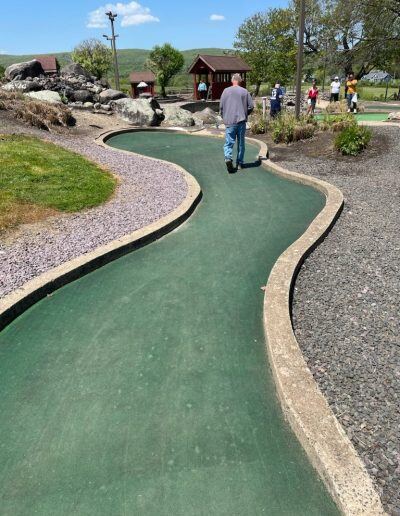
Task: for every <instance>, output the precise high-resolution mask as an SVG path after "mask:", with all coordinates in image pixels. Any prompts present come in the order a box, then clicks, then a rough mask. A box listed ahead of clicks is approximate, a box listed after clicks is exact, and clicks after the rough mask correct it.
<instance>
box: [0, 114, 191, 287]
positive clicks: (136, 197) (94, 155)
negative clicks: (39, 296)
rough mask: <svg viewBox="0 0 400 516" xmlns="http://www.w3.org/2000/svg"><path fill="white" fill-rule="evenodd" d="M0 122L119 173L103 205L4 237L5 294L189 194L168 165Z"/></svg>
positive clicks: (0, 272)
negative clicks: (115, 183)
mask: <svg viewBox="0 0 400 516" xmlns="http://www.w3.org/2000/svg"><path fill="white" fill-rule="evenodd" d="M1 122H2V123H0V132H3V133H6V132H9V133H12V132H13V133H25V134H27V133H29V134H32V135H37V136H40V137H41V138H45V139H46V140H49V141H51V142H53V143H56V144H58V145H61V146H63V147H65V148H67V149H70V150H72V151H75V152H79V153H81V154H84V155H85V156H87V157H88V158H90V159H92V160H94V161H96V162H98V163H100V164H101V165H104V166H105V167H107V168H108V169H109V170H111V171H112V172H114V173H115V174H117V175H118V176H119V178H120V184H119V186H118V188H117V191H116V194H115V195H114V196H113V198H112V199H111V200H110V201H109V202H107V203H106V204H104V205H102V206H99V207H97V208H93V209H90V210H85V211H83V212H79V213H75V214H72V215H71V214H69V215H60V216H57V217H52V218H50V219H47V220H46V221H45V222H42V223H38V224H32V225H28V226H23V227H22V228H21V229H20V230H18V231H17V232H16V233H14V234H11V235H10V236H7V237H6V238H5V239H4V238H3V239H2V240H0V297H3V296H4V295H6V294H7V293H9V292H11V291H12V290H14V289H16V288H17V287H19V286H21V285H22V284H23V283H25V282H26V281H28V280H30V279H32V278H33V277H35V276H37V275H39V274H41V273H42V272H45V271H47V270H49V269H51V268H53V267H55V266H57V265H60V264H61V263H63V262H66V261H67V260H71V259H72V258H74V257H76V256H79V255H81V254H83V253H87V252H89V251H92V250H93V249H96V248H97V247H98V246H100V245H102V244H106V243H107V242H110V241H111V240H114V239H115V238H118V237H120V236H122V235H125V234H128V233H130V232H132V231H134V230H136V229H139V228H141V227H143V226H146V225H148V224H149V223H151V222H154V221H155V220H157V219H159V218H160V217H162V216H164V215H166V214H168V213H169V212H171V211H172V210H173V209H174V208H176V207H177V206H178V205H179V204H180V203H181V202H182V201H183V199H184V198H185V196H186V193H187V186H186V182H185V180H184V178H183V176H182V175H181V174H180V172H179V171H177V170H176V169H175V168H174V167H172V166H169V165H167V164H165V163H156V162H155V161H152V160H149V159H147V158H141V157H138V156H129V155H128V154H124V153H121V152H117V151H113V150H112V149H105V148H103V147H100V146H99V145H97V144H96V143H94V142H93V139H92V138H91V137H88V136H79V137H77V136H68V135H66V134H53V133H52V134H49V133H46V132H44V131H37V130H34V129H30V128H27V127H21V126H20V125H17V124H13V123H12V122H10V121H8V120H7V121H6V122H5V121H4V119H2V120H1ZM16 237H17V238H16Z"/></svg>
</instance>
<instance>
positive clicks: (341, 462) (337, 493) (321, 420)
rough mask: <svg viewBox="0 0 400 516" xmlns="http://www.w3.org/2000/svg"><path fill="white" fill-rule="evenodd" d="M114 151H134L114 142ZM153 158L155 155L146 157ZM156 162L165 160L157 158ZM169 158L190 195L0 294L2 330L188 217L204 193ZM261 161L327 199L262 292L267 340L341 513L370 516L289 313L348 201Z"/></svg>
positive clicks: (290, 413) (374, 501)
mask: <svg viewBox="0 0 400 516" xmlns="http://www.w3.org/2000/svg"><path fill="white" fill-rule="evenodd" d="M133 130H135V129H134V128H132V127H130V128H126V129H121V130H118V131H110V132H107V133H103V134H101V135H100V136H98V137H97V138H96V142H97V143H98V144H100V145H103V146H106V144H105V141H106V140H107V139H108V138H109V137H110V135H111V134H113V135H116V134H121V133H123V132H127V131H133ZM136 130H142V129H136ZM150 130H157V129H155V128H152V129H150ZM161 130H164V131H165V130H168V129H165V128H163V129H161ZM185 132H186V131H185ZM197 135H199V136H214V137H215V136H218V135H216V134H215V133H209V132H207V131H206V130H203V131H199V132H197ZM247 140H248V141H250V142H252V143H254V144H256V145H257V146H259V148H260V156H262V157H263V158H264V157H266V156H267V153H268V148H267V146H266V145H265V144H264V143H263V142H261V141H259V140H256V139H252V138H247ZM113 150H118V151H119V152H128V153H129V154H131V155H132V154H133V155H134V154H135V153H133V152H130V151H123V150H119V149H114V148H113ZM148 159H154V158H150V157H148ZM155 161H158V162H163V160H158V159H157V160H155ZM167 163H168V164H169V165H173V166H175V167H176V168H177V169H178V170H179V171H180V172H181V173H182V174H183V176H184V178H185V180H186V182H187V185H188V193H187V196H186V198H185V200H184V201H183V202H182V203H181V204H180V206H178V207H177V208H175V210H173V211H172V212H171V213H169V214H168V215H166V216H164V217H162V218H161V219H159V220H158V221H156V222H154V223H152V224H150V225H148V226H146V227H145V228H142V229H139V230H137V231H134V232H133V233H131V234H129V235H126V236H124V237H121V238H118V239H116V240H114V241H112V242H110V243H108V244H106V245H104V246H100V247H99V248H97V249H95V250H94V251H91V252H89V253H86V254H84V255H81V256H79V257H77V258H74V259H73V260H70V261H68V262H66V263H64V264H62V265H59V266H58V267H55V268H54V269H51V270H50V271H48V272H45V273H43V274H41V275H40V276H38V277H36V278H34V279H33V280H31V281H29V282H27V283H25V284H24V285H23V286H22V287H20V288H18V289H17V290H15V291H14V292H12V293H11V294H9V295H7V296H6V297H5V298H3V299H2V300H0V330H1V329H2V328H4V327H5V326H6V325H7V324H9V323H10V322H11V321H12V320H13V319H15V318H16V317H18V315H20V314H21V313H22V312H24V311H25V310H26V309H28V308H29V307H30V306H32V305H33V304H34V303H36V302H37V301H39V300H40V299H42V298H43V297H45V296H46V295H49V294H51V293H52V292H53V291H55V290H56V289H58V288H60V287H61V286H63V285H65V284H67V283H69V282H71V281H73V280H75V279H77V278H79V277H81V276H83V275H85V274H87V273H88V272H91V271H92V270H94V269H96V268H98V267H100V266H102V265H104V264H105V263H108V262H110V261H112V260H114V259H116V258H118V257H119V256H121V255H123V254H125V253H127V252H129V251H131V250H132V249H136V248H139V247H142V246H144V245H146V244H148V243H150V242H152V241H154V240H156V239H158V238H160V237H161V236H163V235H165V234H166V233H168V232H170V231H172V230H173V229H174V228H176V227H177V226H179V225H180V224H181V223H182V222H183V221H184V220H186V219H187V218H188V217H189V216H190V214H191V213H192V212H193V211H194V209H195V207H196V205H197V204H198V202H199V200H200V198H201V189H200V186H199V184H198V182H197V181H196V180H195V179H194V177H193V176H191V175H190V174H189V173H188V172H186V170H184V169H183V168H182V167H180V166H178V165H176V164H174V163H170V162H167ZM262 164H263V165H264V166H266V167H267V168H268V169H270V170H272V171H273V172H274V173H276V174H278V175H280V176H282V177H285V178H287V179H289V180H292V181H297V182H299V183H302V184H305V185H309V186H311V187H313V188H316V189H318V190H319V191H321V192H322V193H323V194H324V195H325V196H326V199H327V201H326V205H325V207H324V209H323V210H322V211H321V212H320V214H319V215H318V216H317V217H316V218H315V219H314V221H313V222H312V223H311V224H310V226H309V227H308V229H307V230H306V231H305V233H303V235H302V236H301V237H300V238H299V239H298V240H297V241H296V242H294V243H293V244H292V245H291V246H290V247H289V248H288V249H286V251H284V252H283V253H282V254H281V256H280V257H279V258H278V260H277V262H276V263H275V265H274V267H273V268H272V271H271V274H270V276H269V279H268V284H267V287H266V291H265V299H264V329H265V335H266V344H267V350H268V355H269V358H270V365H271V368H272V371H273V374H274V378H275V383H276V388H277V392H278V396H279V399H280V402H281V405H282V408H283V411H284V414H285V415H286V417H287V419H288V420H289V423H290V425H291V426H292V429H293V430H294V432H295V434H296V436H297V438H298V439H299V441H300V442H301V444H302V446H303V447H304V449H305V450H306V452H307V454H308V456H309V459H310V461H311V462H312V464H313V465H314V467H315V468H316V469H317V471H318V472H319V474H320V476H321V477H322V478H323V480H324V482H325V484H326V485H327V487H328V490H329V491H330V493H331V495H332V497H333V498H334V500H335V501H336V503H337V504H338V506H339V508H340V509H341V511H342V512H343V513H344V514H346V515H371V516H372V515H379V514H385V513H384V511H383V509H382V505H381V502H380V499H379V496H378V494H377V493H376V491H375V489H374V486H373V484H372V481H371V479H370V477H369V475H368V473H367V471H366V469H365V467H364V465H363V464H362V462H361V460H360V458H359V457H358V455H357V452H356V451H355V449H354V447H353V445H352V444H351V442H350V440H349V439H348V437H347V435H346V434H345V432H344V430H343V428H342V427H341V425H340V424H339V422H338V421H337V419H336V417H335V415H334V414H333V412H332V411H331V409H330V407H329V405H328V403H327V401H326V399H325V397H324V396H323V395H322V393H321V391H320V390H319V388H318V386H317V384H316V382H315V380H314V378H313V376H312V374H311V372H310V370H309V369H308V367H307V365H306V363H305V360H304V358H303V355H302V352H301V350H300V347H299V345H298V342H297V340H296V338H295V335H294V333H293V328H292V323H291V317H290V305H291V294H292V289H293V284H294V281H295V278H296V274H297V272H298V270H299V268H300V266H301V264H302V262H303V261H304V259H305V257H306V256H307V255H308V254H309V253H310V252H311V251H312V249H313V248H314V247H316V246H317V245H318V243H319V242H320V241H321V240H322V239H323V238H324V236H325V235H326V233H328V232H329V230H330V228H331V227H332V225H333V224H334V222H335V220H336V218H337V217H338V215H339V213H340V211H341V208H342V206H343V196H342V194H341V192H340V191H339V190H338V189H337V188H336V187H334V186H332V185H330V184H328V183H326V182H324V181H320V180H318V179H315V178H311V177H308V176H304V175H302V174H298V173H295V172H290V171H288V170H286V169H284V168H282V167H280V166H278V165H276V164H274V163H273V162H271V161H270V160H265V159H263V160H262Z"/></svg>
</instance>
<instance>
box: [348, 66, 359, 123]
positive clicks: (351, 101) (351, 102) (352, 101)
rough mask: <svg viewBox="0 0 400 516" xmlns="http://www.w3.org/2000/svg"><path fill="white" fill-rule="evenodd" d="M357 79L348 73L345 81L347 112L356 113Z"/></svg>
mask: <svg viewBox="0 0 400 516" xmlns="http://www.w3.org/2000/svg"><path fill="white" fill-rule="evenodd" d="M357 97H358V96H357V79H355V78H354V74H352V73H350V74H349V76H348V77H347V81H346V100H347V108H348V109H347V111H348V112H349V113H350V112H353V113H357V100H358V98H357Z"/></svg>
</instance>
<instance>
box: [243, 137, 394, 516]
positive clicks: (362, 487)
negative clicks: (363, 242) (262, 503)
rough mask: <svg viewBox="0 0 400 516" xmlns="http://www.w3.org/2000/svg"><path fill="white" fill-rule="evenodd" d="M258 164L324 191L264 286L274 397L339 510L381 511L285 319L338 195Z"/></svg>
mask: <svg viewBox="0 0 400 516" xmlns="http://www.w3.org/2000/svg"><path fill="white" fill-rule="evenodd" d="M251 141H252V142H254V143H258V145H259V146H260V148H261V155H262V156H266V155H267V150H268V149H267V146H266V145H265V144H264V143H262V142H260V141H258V140H253V139H252V140H251ZM263 164H264V165H265V166H267V167H268V168H269V169H271V170H273V171H274V172H275V173H276V174H278V175H280V176H282V177H285V178H287V179H291V180H294V181H297V182H299V183H302V184H305V185H309V186H311V187H313V188H316V189H318V190H319V191H320V192H322V193H323V194H324V195H325V196H326V205H325V207H324V209H323V210H322V211H321V212H320V213H319V215H318V216H317V217H316V218H315V219H314V220H313V222H312V223H311V224H310V226H309V227H308V228H307V230H306V231H305V233H303V235H302V236H301V237H300V238H299V239H298V240H297V241H296V242H294V243H293V244H292V245H291V246H290V247H289V248H288V249H286V251H284V253H282V254H281V256H280V257H279V258H278V260H277V262H276V263H275V265H274V267H273V268H272V270H271V273H270V276H269V278H268V283H267V286H266V290H265V297H264V330H265V336H266V345H267V350H268V355H269V359H270V365H271V368H272V371H273V374H274V378H275V383H276V388H277V392H278V397H279V399H280V402H281V405H282V408H283V411H284V414H285V416H286V417H287V419H288V421H289V423H290V425H291V427H292V429H293V430H294V432H295V434H296V435H297V438H298V439H299V441H300V442H301V444H302V446H303V448H304V449H305V451H306V452H307V454H308V456H309V458H310V460H311V462H312V464H313V465H314V467H315V468H316V469H317V471H318V472H319V474H320V476H321V477H322V479H323V480H324V482H325V484H326V486H327V488H328V490H329V492H330V493H331V495H332V497H333V499H334V500H335V502H336V503H337V505H338V507H339V508H340V510H341V511H342V512H343V514H346V515H354V516H355V515H371V516H372V515H374V516H375V515H380V514H385V511H384V510H383V507H382V504H381V501H380V498H379V495H378V493H377V492H376V490H375V487H374V485H373V483H372V480H371V478H370V476H369V475H368V472H367V470H366V468H365V466H364V464H363V463H362V461H361V459H360V458H359V456H358V454H357V452H356V450H355V448H354V446H353V445H352V443H351V441H350V439H349V438H348V437H347V435H346V433H345V431H344V430H343V428H342V426H341V425H340V423H339V422H338V420H337V419H336V417H335V415H334V413H333V412H332V410H331V408H330V407H329V405H328V403H327V401H326V398H325V397H324V395H323V394H322V393H321V391H320V390H319V387H318V385H317V383H316V381H315V380H314V378H313V376H312V374H311V371H310V370H309V368H308V366H307V364H306V362H305V360H304V357H303V354H302V352H301V349H300V346H299V344H298V342H297V340H296V337H295V335H294V332H293V327H292V321H291V296H292V291H293V286H294V282H295V279H296V275H297V272H298V270H299V269H300V267H301V264H302V263H303V261H304V259H305V258H306V257H307V255H308V254H310V253H311V251H312V250H313V249H314V248H315V247H316V246H317V245H318V244H319V243H320V242H321V240H322V239H323V238H324V236H325V235H326V234H327V233H328V232H329V230H330V229H331V227H332V226H333V224H334V223H335V221H336V219H337V217H338V216H339V214H340V212H341V209H342V207H343V195H342V193H341V192H340V190H338V189H337V188H336V187H334V186H332V185H330V184H329V183H326V182H325V181H321V180H319V179H316V178H312V177H310V176H305V175H302V174H298V173H295V172H290V171H289V170H286V169H284V168H282V167H280V166H278V165H276V164H275V163H273V162H271V161H270V160H266V161H263Z"/></svg>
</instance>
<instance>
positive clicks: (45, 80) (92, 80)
mask: <svg viewBox="0 0 400 516" xmlns="http://www.w3.org/2000/svg"><path fill="white" fill-rule="evenodd" d="M5 78H6V79H7V80H8V81H9V82H8V83H7V84H5V85H4V86H3V88H4V89H5V90H7V91H19V92H22V93H29V92H41V95H39V96H35V98H40V99H41V100H45V101H48V100H47V99H50V98H51V99H53V101H54V100H55V96H54V95H51V94H50V92H56V93H57V94H58V95H59V96H60V100H62V101H63V102H64V103H68V104H70V105H71V107H74V106H75V107H85V108H90V109H92V108H94V107H95V106H96V108H97V109H104V110H105V111H108V110H109V109H110V108H109V107H108V104H109V103H110V102H111V101H112V100H115V99H116V98H123V97H126V96H127V95H125V93H123V92H122V91H118V92H117V91H115V90H110V89H109V85H108V83H107V81H105V80H104V79H101V80H98V79H97V78H96V77H94V76H92V75H91V74H90V73H89V72H88V71H87V70H85V69H84V68H83V67H82V66H81V65H79V64H77V63H71V64H68V65H66V66H64V67H63V68H62V69H61V71H60V73H59V74H57V75H45V73H44V71H43V68H42V65H41V64H40V62H39V61H37V60H36V59H34V60H32V61H27V62H25V63H17V64H13V65H11V66H9V67H8V68H7V69H6V71H5ZM46 92H49V93H46ZM105 106H107V107H105Z"/></svg>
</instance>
